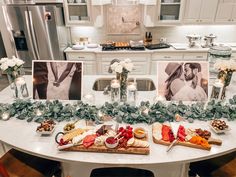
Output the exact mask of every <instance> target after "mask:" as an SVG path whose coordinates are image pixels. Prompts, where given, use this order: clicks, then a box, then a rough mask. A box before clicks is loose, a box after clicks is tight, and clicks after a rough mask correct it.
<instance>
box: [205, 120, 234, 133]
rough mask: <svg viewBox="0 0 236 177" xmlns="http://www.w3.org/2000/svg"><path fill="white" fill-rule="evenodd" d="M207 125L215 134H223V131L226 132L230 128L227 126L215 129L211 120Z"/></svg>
mask: <svg viewBox="0 0 236 177" xmlns="http://www.w3.org/2000/svg"><path fill="white" fill-rule="evenodd" d="M209 126H210V128H211V129H212V130H213V131H214V132H215V133H216V134H223V133H226V132H227V131H230V128H227V129H224V130H217V129H215V128H214V127H213V126H212V125H211V122H210V124H209Z"/></svg>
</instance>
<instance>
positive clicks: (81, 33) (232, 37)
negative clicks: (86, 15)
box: [70, 24, 236, 43]
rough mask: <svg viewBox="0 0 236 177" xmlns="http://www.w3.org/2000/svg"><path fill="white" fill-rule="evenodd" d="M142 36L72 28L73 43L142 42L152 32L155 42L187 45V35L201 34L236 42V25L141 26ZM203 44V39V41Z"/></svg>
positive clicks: (221, 40) (86, 28)
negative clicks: (81, 41)
mask: <svg viewBox="0 0 236 177" xmlns="http://www.w3.org/2000/svg"><path fill="white" fill-rule="evenodd" d="M140 30H141V33H140V34H120V35H111V34H108V32H107V29H106V25H104V27H102V28H95V27H72V28H70V32H71V39H72V42H73V43H75V42H76V41H79V38H80V37H89V38H90V41H91V42H93V43H102V42H105V41H124V42H126V41H127V42H128V41H129V40H142V39H144V36H145V32H146V31H149V32H152V34H153V35H152V36H153V41H154V42H155V41H156V42H157V41H159V39H160V38H162V37H164V38H167V42H177V43H178V42H179V43H187V42H188V40H187V38H186V37H185V36H186V35H187V34H193V33H194V34H200V35H201V36H202V37H204V36H205V35H208V34H211V33H213V34H215V35H216V36H217V39H216V40H215V42H236V25H182V26H168V27H167V26H162V27H161V26H160V27H153V28H145V27H144V26H143V25H142V24H141V29H140ZM202 42H204V41H203V39H202Z"/></svg>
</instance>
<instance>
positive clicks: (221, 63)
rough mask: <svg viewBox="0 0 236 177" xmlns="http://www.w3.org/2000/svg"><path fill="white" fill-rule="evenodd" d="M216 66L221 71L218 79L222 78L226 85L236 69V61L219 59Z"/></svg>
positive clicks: (225, 85)
mask: <svg viewBox="0 0 236 177" xmlns="http://www.w3.org/2000/svg"><path fill="white" fill-rule="evenodd" d="M214 68H215V69H217V70H218V71H219V73H218V79H220V80H222V82H223V83H224V87H227V86H228V85H229V83H230V80H231V77H232V74H233V72H235V71H236V61H234V60H217V61H216V63H215V64H214Z"/></svg>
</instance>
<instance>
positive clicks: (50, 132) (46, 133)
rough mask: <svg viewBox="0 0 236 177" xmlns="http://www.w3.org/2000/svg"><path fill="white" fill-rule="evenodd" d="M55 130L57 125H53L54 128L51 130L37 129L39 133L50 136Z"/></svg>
mask: <svg viewBox="0 0 236 177" xmlns="http://www.w3.org/2000/svg"><path fill="white" fill-rule="evenodd" d="M54 130H55V126H54V127H53V129H52V130H51V131H44V130H43V131H38V130H36V132H37V133H38V134H39V135H42V136H49V135H51V134H52V133H53V132H54Z"/></svg>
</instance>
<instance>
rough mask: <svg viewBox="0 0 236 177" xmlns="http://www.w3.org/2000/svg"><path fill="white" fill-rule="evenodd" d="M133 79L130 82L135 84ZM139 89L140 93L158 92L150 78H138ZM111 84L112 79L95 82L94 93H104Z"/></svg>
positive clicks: (100, 79)
mask: <svg viewBox="0 0 236 177" xmlns="http://www.w3.org/2000/svg"><path fill="white" fill-rule="evenodd" d="M133 81H134V79H133V78H129V79H128V82H133ZM136 82H137V89H138V91H154V90H156V87H155V84H154V83H153V81H152V79H148V78H137V79H136ZM110 83H111V78H99V79H97V80H95V82H94V84H93V90H94V91H104V89H105V88H106V87H107V86H109V85H110Z"/></svg>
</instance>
